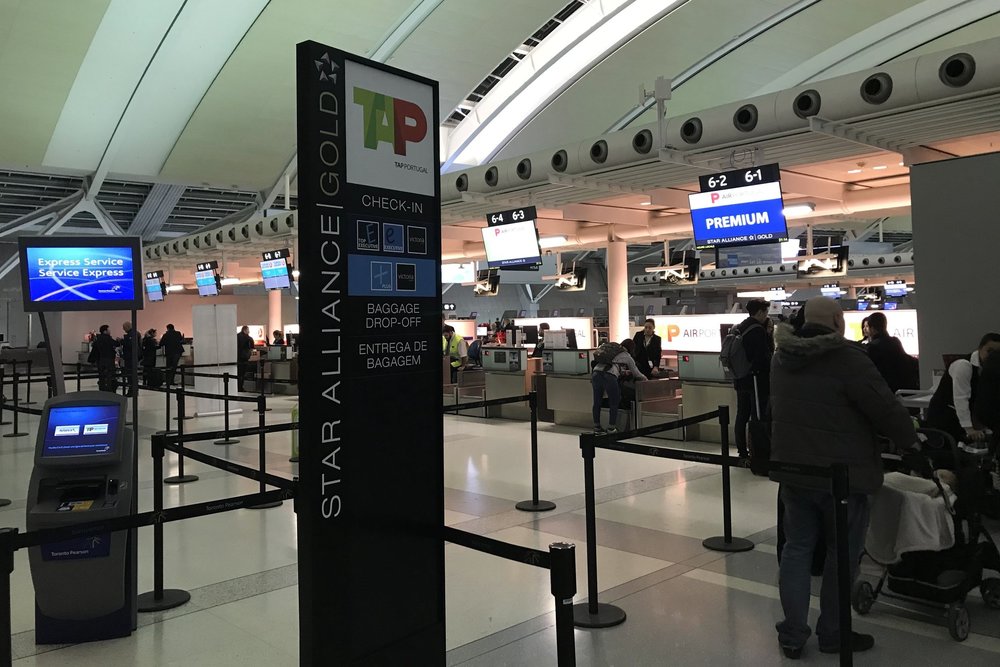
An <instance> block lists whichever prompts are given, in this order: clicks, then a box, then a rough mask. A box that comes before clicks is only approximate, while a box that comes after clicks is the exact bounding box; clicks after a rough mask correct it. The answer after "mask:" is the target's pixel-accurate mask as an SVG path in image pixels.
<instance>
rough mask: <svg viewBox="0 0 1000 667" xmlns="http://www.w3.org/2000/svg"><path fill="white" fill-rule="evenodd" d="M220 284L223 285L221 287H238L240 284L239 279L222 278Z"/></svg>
mask: <svg viewBox="0 0 1000 667" xmlns="http://www.w3.org/2000/svg"><path fill="white" fill-rule="evenodd" d="M220 283H221V284H223V285H238V284H240V279H239V278H223V279H222V280H221V281H220Z"/></svg>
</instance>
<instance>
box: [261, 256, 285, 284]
mask: <svg viewBox="0 0 1000 667" xmlns="http://www.w3.org/2000/svg"><path fill="white" fill-rule="evenodd" d="M260 272H261V274H263V276H264V287H266V288H267V289H288V287H289V284H288V260H286V259H285V258H284V257H282V258H280V259H269V260H265V261H263V262H261V263H260Z"/></svg>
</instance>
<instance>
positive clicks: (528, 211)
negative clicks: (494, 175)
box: [482, 206, 542, 269]
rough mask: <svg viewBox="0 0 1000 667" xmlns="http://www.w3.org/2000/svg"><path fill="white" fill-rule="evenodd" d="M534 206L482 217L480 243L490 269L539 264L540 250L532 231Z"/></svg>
mask: <svg viewBox="0 0 1000 667" xmlns="http://www.w3.org/2000/svg"><path fill="white" fill-rule="evenodd" d="M536 216H537V213H536V211H535V207H534V206H526V207H524V208H515V209H511V210H508V211H497V212H496V213H490V214H489V215H487V216H486V224H487V225H488V226H487V227H484V228H483V230H482V232H483V243H484V244H485V245H486V262H487V266H489V268H491V269H501V268H503V269H507V268H513V267H534V266H538V265H540V264H541V263H542V249H541V246H539V244H538V230H537V229H536V228H535V218H536Z"/></svg>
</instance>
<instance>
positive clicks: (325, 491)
mask: <svg viewBox="0 0 1000 667" xmlns="http://www.w3.org/2000/svg"><path fill="white" fill-rule="evenodd" d="M296 63H297V64H296V71H297V88H298V92H297V101H298V159H299V169H298V209H299V250H298V264H299V269H300V271H301V274H300V278H299V290H300V300H299V318H300V320H299V321H300V326H301V329H300V332H301V344H300V351H301V355H300V358H299V402H300V404H299V422H300V438H301V440H300V442H301V443H302V445H301V449H300V452H299V456H300V462H299V471H300V486H299V494H300V495H299V498H298V500H297V508H296V510H297V512H298V541H299V552H298V558H299V633H300V656H301V657H300V662H301V664H303V665H348V664H399V665H403V664H411V665H416V664H419V665H435V664H437V665H443V664H444V662H445V632H444V621H445V619H444V545H443V542H442V539H441V533H440V531H441V526H442V523H443V519H444V472H443V427H442V418H441V405H442V399H441V396H442V391H441V280H440V262H441V208H440V189H439V177H438V164H439V157H438V150H439V149H438V96H437V83H436V82H434V81H430V80H428V79H424V78H421V77H418V76H415V75H412V74H409V73H406V72H402V71H400V70H397V69H394V68H391V67H386V66H384V65H381V64H379V63H374V62H371V61H368V60H365V59H363V58H359V57H357V56H354V55H351V54H348V53H345V52H343V51H340V50H337V49H334V48H330V47H327V46H323V45H322V44H317V43H315V42H304V43H302V44H299V45H298V48H297V59H296Z"/></svg>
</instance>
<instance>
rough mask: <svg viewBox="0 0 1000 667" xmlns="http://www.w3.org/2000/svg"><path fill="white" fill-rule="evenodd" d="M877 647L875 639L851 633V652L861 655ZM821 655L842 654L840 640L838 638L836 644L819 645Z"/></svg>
mask: <svg viewBox="0 0 1000 667" xmlns="http://www.w3.org/2000/svg"><path fill="white" fill-rule="evenodd" d="M874 646H875V638H874V637H872V636H871V635H866V634H863V633H860V632H852V633H851V651H853V652H854V653H860V652H861V651H867V650H869V649H871V648H873V647H874ZM819 652H820V653H840V639H839V638H838V639H837V641H836V642H834V643H832V644H829V645H826V646H824V645H823V644H822V643H821V644H820V645H819Z"/></svg>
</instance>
